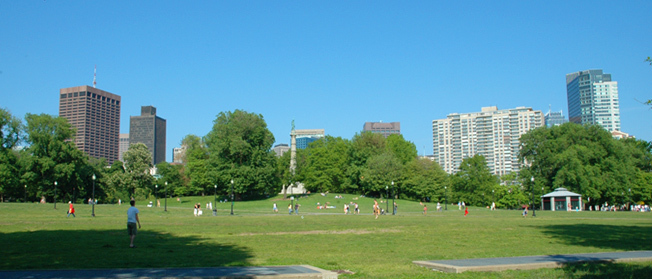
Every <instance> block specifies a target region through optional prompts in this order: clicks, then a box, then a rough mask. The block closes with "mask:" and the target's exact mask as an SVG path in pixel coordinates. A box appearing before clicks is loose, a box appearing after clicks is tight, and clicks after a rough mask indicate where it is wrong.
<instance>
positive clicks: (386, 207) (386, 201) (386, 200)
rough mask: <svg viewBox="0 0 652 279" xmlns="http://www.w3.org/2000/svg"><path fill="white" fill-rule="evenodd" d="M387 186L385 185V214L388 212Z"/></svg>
mask: <svg viewBox="0 0 652 279" xmlns="http://www.w3.org/2000/svg"><path fill="white" fill-rule="evenodd" d="M388 196H389V186H387V185H385V203H387V206H385V213H387V212H389V197H388ZM392 208H394V204H392Z"/></svg>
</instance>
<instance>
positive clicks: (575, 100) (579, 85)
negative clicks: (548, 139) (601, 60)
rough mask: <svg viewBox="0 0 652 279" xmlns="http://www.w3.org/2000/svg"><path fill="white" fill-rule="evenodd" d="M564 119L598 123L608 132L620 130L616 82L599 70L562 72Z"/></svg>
mask: <svg viewBox="0 0 652 279" xmlns="http://www.w3.org/2000/svg"><path fill="white" fill-rule="evenodd" d="M566 93H567V97H568V120H569V121H570V122H573V123H578V124H592V125H600V126H602V127H603V128H605V129H607V131H609V132H613V131H620V104H619V103H620V102H619V98H618V82H616V81H612V80H611V74H605V73H603V72H602V70H586V71H579V72H575V73H570V74H567V75H566Z"/></svg>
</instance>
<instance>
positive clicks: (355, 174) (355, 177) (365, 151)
mask: <svg viewBox="0 0 652 279" xmlns="http://www.w3.org/2000/svg"><path fill="white" fill-rule="evenodd" d="M385 147H386V140H385V137H383V135H381V134H376V133H372V132H368V131H367V132H362V133H360V134H355V136H353V139H352V140H351V148H349V168H348V171H347V176H348V180H349V185H348V187H349V188H350V189H351V190H352V191H357V192H359V193H366V192H367V191H368V189H361V188H360V187H361V185H362V184H364V179H365V178H364V175H363V172H365V171H366V165H367V161H368V160H369V158H371V157H373V156H376V155H380V154H381V153H383V152H385V151H386V150H385Z"/></svg>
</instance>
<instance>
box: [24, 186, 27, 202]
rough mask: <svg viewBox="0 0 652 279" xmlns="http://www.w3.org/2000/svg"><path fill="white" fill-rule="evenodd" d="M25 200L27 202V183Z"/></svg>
mask: <svg viewBox="0 0 652 279" xmlns="http://www.w3.org/2000/svg"><path fill="white" fill-rule="evenodd" d="M24 202H27V185H25V201H24Z"/></svg>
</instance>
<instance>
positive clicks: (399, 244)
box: [0, 194, 652, 278]
mask: <svg viewBox="0 0 652 279" xmlns="http://www.w3.org/2000/svg"><path fill="white" fill-rule="evenodd" d="M334 196H335V195H334V194H330V195H328V196H327V197H322V196H321V195H319V194H317V195H313V196H311V197H307V198H301V199H298V200H297V201H295V202H298V203H300V204H301V205H302V206H301V208H300V213H301V214H300V215H289V214H288V211H287V207H288V204H290V203H291V201H290V200H289V199H283V198H282V196H279V197H274V198H271V199H268V200H263V201H254V202H236V203H235V204H234V215H233V216H231V215H230V211H231V203H218V206H217V208H218V216H217V217H214V216H212V212H210V211H209V210H207V209H206V208H205V205H206V203H207V202H209V201H213V197H187V198H183V199H182V201H181V202H178V201H177V200H176V199H168V200H167V212H165V211H164V210H163V205H164V203H165V202H164V200H161V206H162V207H160V208H156V207H152V208H148V207H147V206H146V204H147V201H138V203H137V207H138V208H139V209H140V212H141V213H140V218H141V223H142V225H143V227H142V229H141V230H140V231H139V234H138V236H137V238H136V245H137V248H135V249H130V248H128V246H129V239H128V236H127V233H126V211H127V208H128V207H129V206H128V205H125V204H123V205H96V207H95V214H96V217H91V207H90V206H89V205H85V204H77V205H76V210H77V212H76V215H77V217H75V218H73V217H72V216H71V217H69V218H66V214H65V212H66V210H67V204H63V203H60V204H57V207H58V209H57V210H54V209H53V204H19V203H2V204H0V214H1V215H2V218H1V219H0V243H2V246H3V247H2V249H0V258H1V259H2V261H0V269H4V270H10V269H74V268H83V269H91V268H133V267H214V266H215V267H216V266H267V265H299V264H307V265H312V266H316V267H319V268H323V269H327V270H348V271H351V272H353V273H354V274H353V275H347V274H342V275H340V278H430V277H442V278H477V277H494V278H523V277H530V278H539V277H548V278H550V277H562V278H564V277H567V278H580V277H581V278H584V277H587V276H588V277H591V276H598V277H603V276H607V277H612V278H613V277H623V278H630V277H637V276H638V275H640V274H643V275H647V276H649V274H652V263H649V262H646V263H631V264H605V263H595V264H578V265H573V266H569V267H566V268H563V269H540V270H530V271H505V272H497V273H473V272H468V273H462V274H445V273H440V272H437V271H432V270H428V269H426V268H423V267H419V266H416V265H414V264H413V263H412V261H415V260H438V259H465V258H485V257H508V256H527V255H546V254H567V253H590V252H607V251H629V250H652V242H651V241H650V240H651V239H650V232H652V230H651V229H652V214H650V213H634V212H548V211H546V212H541V211H537V212H536V213H537V217H536V218H532V217H528V218H522V217H521V214H520V213H521V212H520V211H516V210H514V211H512V210H498V211H493V212H492V211H489V210H488V209H486V208H470V210H469V212H470V214H469V215H468V216H466V217H464V214H463V211H459V210H458V209H457V206H452V205H449V206H448V210H447V211H442V212H436V210H435V204H428V214H427V215H426V216H424V215H423V214H422V212H423V210H422V209H423V208H422V207H421V206H420V205H419V203H418V202H407V201H397V202H398V203H399V212H398V215H396V216H392V215H385V216H380V218H378V219H374V216H373V215H371V205H372V204H373V199H368V198H361V197H358V199H357V200H353V198H354V197H353V196H351V195H344V199H335V198H334ZM196 202H201V204H202V207H203V211H204V212H203V213H204V214H203V216H201V217H194V216H193V209H192V207H193V204H194V203H196ZM274 202H277V203H278V207H279V213H277V214H275V213H273V212H272V204H273V203H274ZM318 202H319V203H320V204H324V203H326V202H328V203H330V205H332V206H335V207H336V208H335V209H327V210H319V209H317V203H318ZM350 202H359V203H360V208H361V213H362V214H361V215H359V216H356V215H344V213H343V207H342V206H343V204H344V203H350ZM390 202H391V201H390ZM381 206H382V207H383V208H386V204H385V203H381ZM351 208H352V209H353V207H351ZM352 211H353V210H352ZM390 211H391V208H390ZM530 215H531V213H530Z"/></svg>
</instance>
